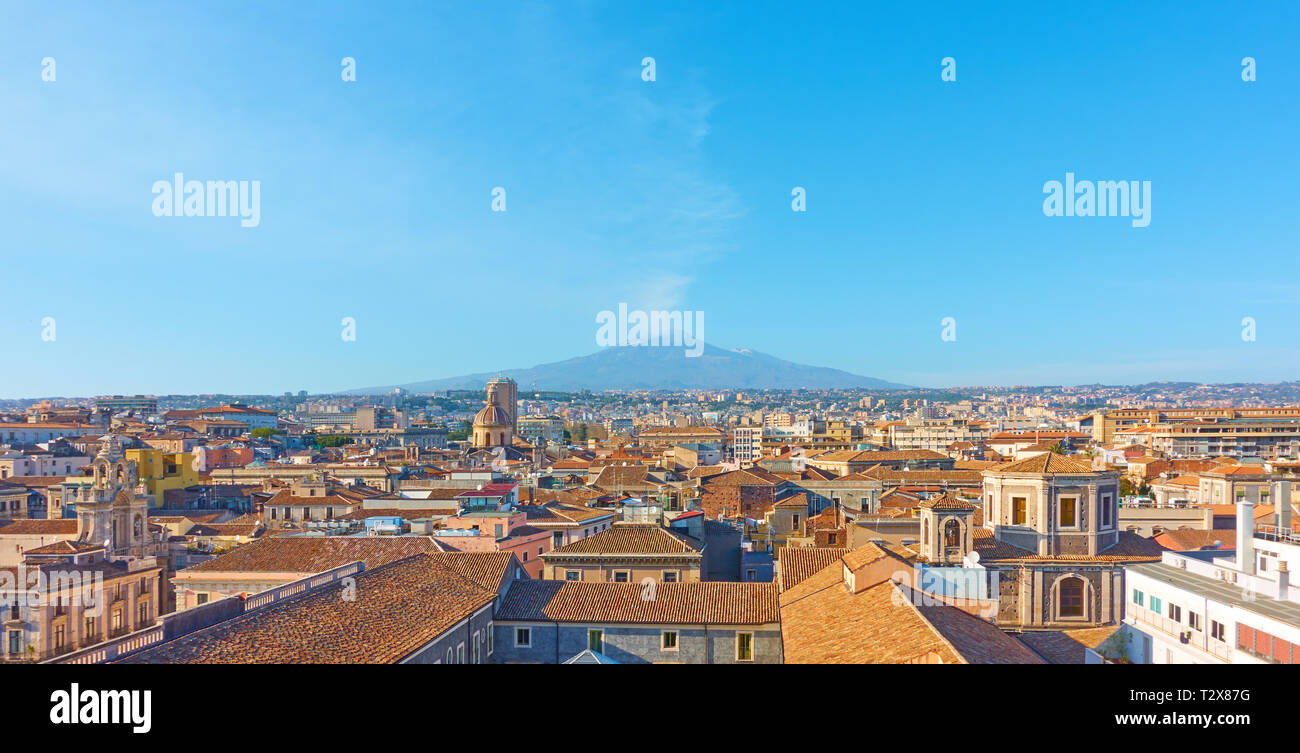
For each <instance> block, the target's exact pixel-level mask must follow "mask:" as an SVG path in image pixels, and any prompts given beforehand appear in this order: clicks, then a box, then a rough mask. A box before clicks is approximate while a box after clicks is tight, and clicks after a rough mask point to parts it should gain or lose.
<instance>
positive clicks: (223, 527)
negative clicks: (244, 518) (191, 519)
mask: <svg viewBox="0 0 1300 753" xmlns="http://www.w3.org/2000/svg"><path fill="white" fill-rule="evenodd" d="M261 528H262V524H261V523H209V524H205V525H196V526H194V527H193V528H191V529H190V530H188V531H186V532H185V535H186V536H244V537H250V536H255V535H257V532H258V531H259V530H261Z"/></svg>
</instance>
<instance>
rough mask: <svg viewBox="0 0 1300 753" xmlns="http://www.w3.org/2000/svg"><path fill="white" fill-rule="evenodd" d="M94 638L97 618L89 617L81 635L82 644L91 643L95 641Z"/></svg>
mask: <svg viewBox="0 0 1300 753" xmlns="http://www.w3.org/2000/svg"><path fill="white" fill-rule="evenodd" d="M94 637H95V618H94V617H87V618H86V624H85V626H84V629H83V631H82V634H81V642H82V643H89V642H90V641H92V640H94Z"/></svg>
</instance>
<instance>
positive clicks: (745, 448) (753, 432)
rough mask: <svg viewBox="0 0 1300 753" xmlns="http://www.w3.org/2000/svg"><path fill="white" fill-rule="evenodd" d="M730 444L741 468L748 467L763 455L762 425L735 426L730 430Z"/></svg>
mask: <svg viewBox="0 0 1300 753" xmlns="http://www.w3.org/2000/svg"><path fill="white" fill-rule="evenodd" d="M731 446H732V447H733V448H735V460H736V462H737V463H740V467H741V468H748V467H749V466H751V465H753V464H754V463H757V462H758V461H759V460H760V459H761V458H762V457H763V427H761V426H737V427H736V428H735V429H733V430H732V432H731Z"/></svg>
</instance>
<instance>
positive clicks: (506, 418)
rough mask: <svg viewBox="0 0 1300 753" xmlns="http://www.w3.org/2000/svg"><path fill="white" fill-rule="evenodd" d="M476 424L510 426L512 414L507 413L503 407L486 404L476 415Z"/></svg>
mask: <svg viewBox="0 0 1300 753" xmlns="http://www.w3.org/2000/svg"><path fill="white" fill-rule="evenodd" d="M474 425H475V426H509V425H510V414H509V413H506V412H505V411H504V410H503V409H502V408H501V407H499V406H496V405H488V406H484V408H483V410H481V411H479V412H478V415H476V416H474Z"/></svg>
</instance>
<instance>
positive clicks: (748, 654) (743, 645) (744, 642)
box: [736, 633, 754, 661]
mask: <svg viewBox="0 0 1300 753" xmlns="http://www.w3.org/2000/svg"><path fill="white" fill-rule="evenodd" d="M753 660H754V634H753V633H736V661H753Z"/></svg>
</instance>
